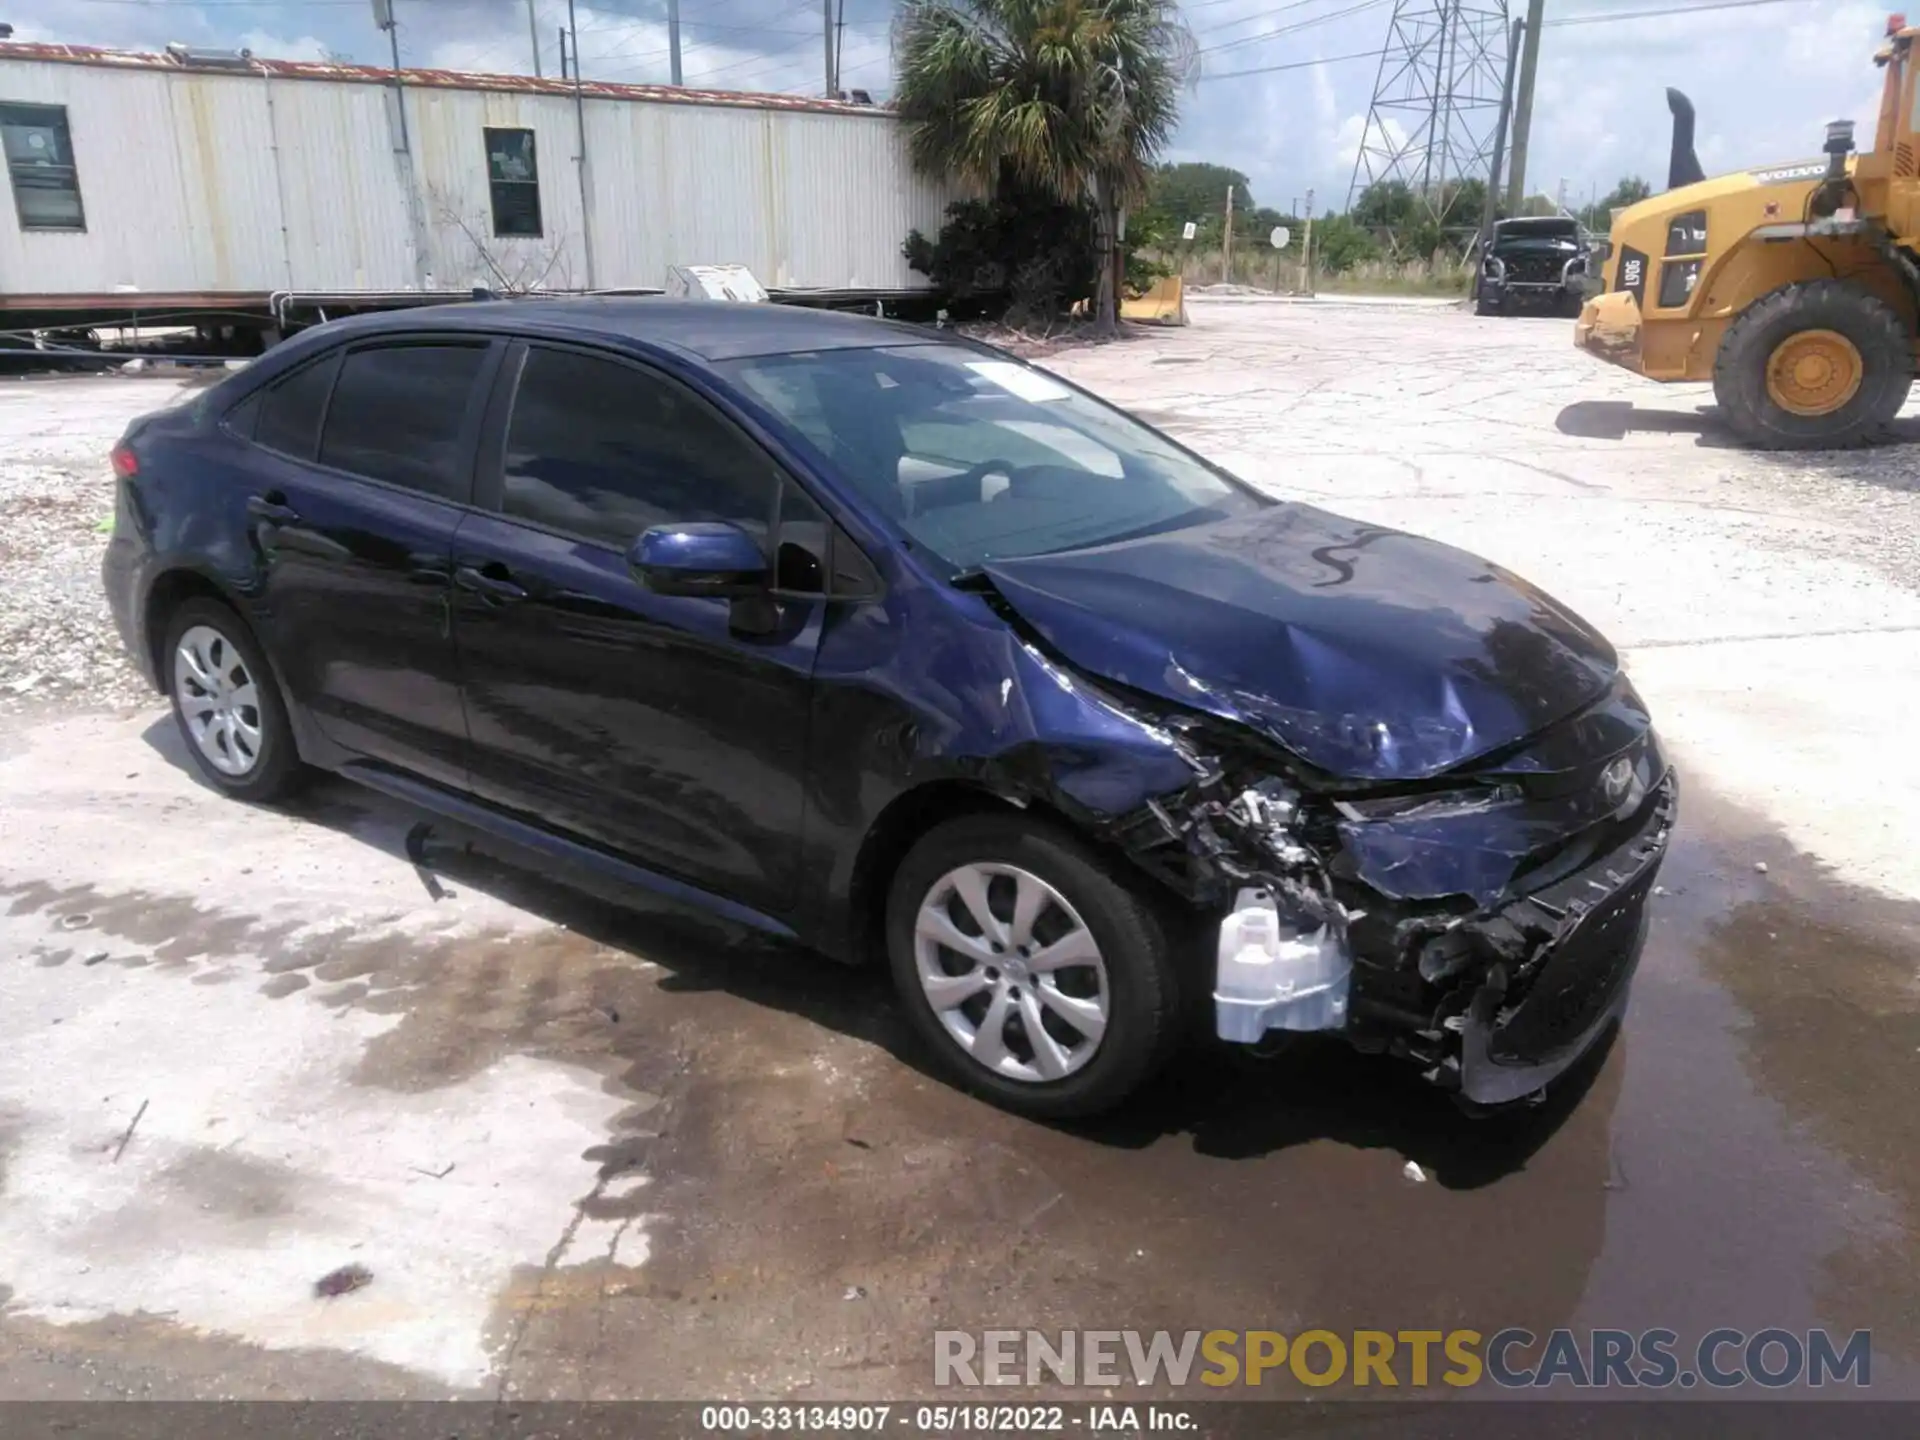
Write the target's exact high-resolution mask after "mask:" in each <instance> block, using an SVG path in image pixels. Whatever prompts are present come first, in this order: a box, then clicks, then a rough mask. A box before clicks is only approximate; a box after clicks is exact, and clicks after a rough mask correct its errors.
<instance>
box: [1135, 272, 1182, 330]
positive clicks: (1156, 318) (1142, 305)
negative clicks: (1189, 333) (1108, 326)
mask: <svg viewBox="0 0 1920 1440" xmlns="http://www.w3.org/2000/svg"><path fill="white" fill-rule="evenodd" d="M1120 318H1121V319H1122V320H1138V321H1141V322H1143V323H1145V324H1148V325H1184V324H1186V323H1187V295H1186V288H1185V287H1184V286H1183V285H1182V284H1181V281H1180V277H1179V276H1178V275H1168V276H1164V277H1162V278H1161V279H1159V280H1156V281H1154V282H1153V284H1152V285H1151V286H1149V287H1148V288H1147V290H1146V292H1145V293H1144V294H1142V295H1138V296H1134V295H1125V296H1122V297H1121V300H1120Z"/></svg>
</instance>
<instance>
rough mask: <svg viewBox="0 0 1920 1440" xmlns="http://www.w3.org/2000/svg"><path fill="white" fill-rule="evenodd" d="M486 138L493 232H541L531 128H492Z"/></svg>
mask: <svg viewBox="0 0 1920 1440" xmlns="http://www.w3.org/2000/svg"><path fill="white" fill-rule="evenodd" d="M484 133H485V135H486V139H487V186H488V188H489V190H491V191H492V194H493V233H494V234H495V235H497V236H509V235H538V234H539V233H540V166H539V162H538V160H537V159H536V158H535V155H534V149H533V131H531V130H494V129H491V128H489V129H488V130H486V131H485V132H484Z"/></svg>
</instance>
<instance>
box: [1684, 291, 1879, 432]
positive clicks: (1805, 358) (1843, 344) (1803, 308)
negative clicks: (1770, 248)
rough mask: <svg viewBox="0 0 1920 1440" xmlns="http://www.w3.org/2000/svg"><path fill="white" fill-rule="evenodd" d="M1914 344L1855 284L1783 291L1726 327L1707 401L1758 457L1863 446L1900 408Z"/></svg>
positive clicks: (1764, 298)
mask: <svg viewBox="0 0 1920 1440" xmlns="http://www.w3.org/2000/svg"><path fill="white" fill-rule="evenodd" d="M1912 344H1913V341H1912V336H1911V335H1910V334H1909V327H1908V325H1907V322H1906V320H1905V319H1903V318H1902V316H1901V314H1900V312H1899V311H1897V310H1896V309H1894V307H1893V306H1891V305H1889V304H1888V303H1887V302H1886V301H1885V300H1882V299H1881V298H1880V297H1879V296H1877V295H1875V294H1873V293H1872V292H1871V291H1869V290H1867V289H1865V288H1864V287H1862V286H1860V285H1856V284H1852V283H1850V282H1848V281H1842V280H1812V281H1807V282H1805V283H1803V284H1798V285H1788V286H1785V287H1783V288H1781V289H1779V290H1775V291H1774V292H1772V293H1771V294H1769V295H1763V296H1761V297H1760V298H1759V299H1758V300H1756V301H1754V302H1753V303H1752V304H1751V305H1749V306H1748V307H1747V308H1746V309H1745V310H1743V311H1742V312H1741V313H1740V315H1739V316H1738V317H1737V318H1736V319H1735V320H1734V322H1733V323H1732V324H1731V325H1729V326H1728V327H1727V333H1726V336H1725V338H1724V339H1723V340H1722V341H1721V342H1720V353H1719V356H1718V357H1717V358H1716V360H1715V362H1714V369H1713V393H1714V398H1715V399H1717V400H1718V401H1719V402H1720V409H1721V413H1722V414H1723V415H1724V417H1725V418H1726V421H1727V423H1728V424H1729V425H1730V426H1732V427H1733V429H1734V431H1735V433H1737V434H1738V435H1739V436H1740V438H1741V439H1742V440H1744V441H1746V442H1747V443H1748V444H1751V445H1757V446H1760V447H1761V448H1762V449H1767V450H1841V449H1849V448H1852V447H1854V446H1858V445H1869V444H1872V443H1873V442H1874V441H1875V440H1878V439H1879V438H1880V437H1881V436H1882V435H1883V434H1884V432H1885V430H1886V427H1887V424H1888V422H1890V421H1891V420H1892V419H1893V417H1894V416H1895V415H1897V414H1899V413H1900V407H1901V406H1902V405H1904V404H1905V403H1906V400H1907V392H1908V390H1909V389H1910V388H1911V387H1912V385H1913V351H1912Z"/></svg>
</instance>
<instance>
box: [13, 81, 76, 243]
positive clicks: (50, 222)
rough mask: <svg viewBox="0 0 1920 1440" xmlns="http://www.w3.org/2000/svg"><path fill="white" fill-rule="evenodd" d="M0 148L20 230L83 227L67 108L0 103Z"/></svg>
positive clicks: (61, 106) (74, 228)
mask: <svg viewBox="0 0 1920 1440" xmlns="http://www.w3.org/2000/svg"><path fill="white" fill-rule="evenodd" d="M0 148H4V149H5V150H6V155H7V175H8V178H9V179H11V180H12V182H13V208H14V212H15V213H16V214H17V215H18V216H19V217H20V228H21V229H22V230H84V229H86V228H87V218H86V212H85V211H84V210H83V209H82V208H81V205H80V172H79V171H78V170H76V169H75V168H74V163H73V138H72V136H71V135H69V134H68V132H67V107H66V106H64V105H7V104H0Z"/></svg>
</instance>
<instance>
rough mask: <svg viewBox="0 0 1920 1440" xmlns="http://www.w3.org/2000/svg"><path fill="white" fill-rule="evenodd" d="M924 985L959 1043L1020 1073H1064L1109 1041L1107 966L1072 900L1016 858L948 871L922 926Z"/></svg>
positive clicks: (996, 1067) (989, 1062) (1001, 1069)
mask: <svg viewBox="0 0 1920 1440" xmlns="http://www.w3.org/2000/svg"><path fill="white" fill-rule="evenodd" d="M913 949H914V963H915V965H916V967H917V969H918V972H919V976H920V988H921V990H922V991H923V992H924V993H925V995H926V998H927V1004H928V1005H929V1006H931V1007H932V1009H933V1012H934V1014H935V1015H936V1016H937V1017H938V1018H939V1021H940V1023H941V1025H943V1026H944V1027H945V1028H946V1031H947V1033H948V1034H949V1035H951V1036H952V1037H953V1040H954V1043H955V1044H957V1045H958V1046H959V1047H960V1048H961V1049H962V1050H964V1051H966V1053H967V1054H968V1055H970V1056H971V1057H972V1058H973V1059H974V1061H975V1062H976V1063H978V1064H980V1065H984V1066H985V1067H986V1068H987V1069H989V1070H991V1071H993V1072H995V1073H996V1074H1000V1075H1005V1076H1007V1077H1009V1078H1011V1079H1014V1080H1026V1081H1042V1080H1060V1079H1064V1078H1065V1077H1066V1076H1068V1075H1071V1074H1073V1073H1074V1072H1075V1071H1076V1070H1079V1069H1080V1068H1082V1067H1083V1066H1084V1065H1086V1064H1087V1062H1088V1061H1090V1060H1092V1059H1093V1057H1094V1055H1095V1054H1096V1053H1097V1052H1098V1051H1099V1049H1100V1041H1101V1037H1102V1036H1104V1035H1105V1034H1106V1031H1107V1007H1108V1002H1109V998H1110V997H1109V992H1108V987H1107V967H1106V964H1105V962H1104V961H1103V960H1102V959H1101V958H1100V945H1099V942H1098V941H1096V940H1095V939H1094V938H1093V932H1092V931H1090V930H1089V929H1088V928H1087V926H1086V922H1085V921H1083V920H1082V919H1081V918H1080V916H1079V914H1078V913H1077V912H1076V911H1075V910H1074V908H1073V906H1072V905H1070V904H1068V903H1067V899H1066V897H1065V896H1064V895H1062V894H1061V893H1060V892H1059V891H1058V890H1056V889H1054V887H1053V886H1051V885H1049V884H1048V883H1047V882H1046V881H1045V880H1042V879H1041V878H1040V877H1039V876H1038V875H1034V874H1030V873H1029V872H1027V871H1025V870H1022V869H1019V868H1018V867H1017V866H1013V865H994V864H972V865H962V866H960V867H959V868H957V869H954V870H950V871H948V872H947V873H946V874H945V875H942V876H941V877H940V878H939V879H938V880H937V881H935V882H934V885H933V888H932V889H931V890H929V891H928V892H927V896H926V899H925V900H924V901H922V903H921V905H920V910H919V914H918V917H917V918H916V920H915V922H914V931H913Z"/></svg>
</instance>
